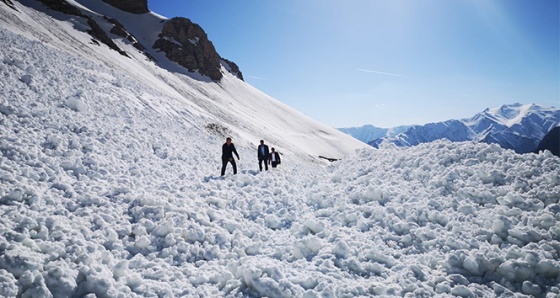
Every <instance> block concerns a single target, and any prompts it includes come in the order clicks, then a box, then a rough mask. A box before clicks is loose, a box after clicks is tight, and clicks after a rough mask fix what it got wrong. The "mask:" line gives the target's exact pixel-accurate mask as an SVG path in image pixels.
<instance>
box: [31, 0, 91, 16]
mask: <svg viewBox="0 0 560 298" xmlns="http://www.w3.org/2000/svg"><path fill="white" fill-rule="evenodd" d="M39 1H40V2H41V3H43V4H45V5H46V6H47V7H48V8H50V9H52V10H56V11H60V12H62V13H65V14H70V15H75V16H82V12H81V11H80V10H79V9H78V8H76V7H75V6H73V5H71V4H69V3H68V2H66V1H65V0H39Z"/></svg>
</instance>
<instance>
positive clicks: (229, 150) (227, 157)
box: [222, 138, 239, 176]
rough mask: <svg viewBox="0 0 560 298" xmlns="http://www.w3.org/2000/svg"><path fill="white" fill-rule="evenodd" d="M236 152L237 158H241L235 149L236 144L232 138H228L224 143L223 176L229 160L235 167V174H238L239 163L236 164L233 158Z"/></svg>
mask: <svg viewBox="0 0 560 298" xmlns="http://www.w3.org/2000/svg"><path fill="white" fill-rule="evenodd" d="M234 153H235V155H236V156H237V160H239V154H237V150H235V145H233V143H232V142H231V138H227V139H226V142H225V143H224V144H223V145H222V176H223V175H224V174H225V173H226V167H227V164H228V162H230V163H231V166H232V167H233V174H234V175H235V174H237V165H236V164H235V159H233V154H234Z"/></svg>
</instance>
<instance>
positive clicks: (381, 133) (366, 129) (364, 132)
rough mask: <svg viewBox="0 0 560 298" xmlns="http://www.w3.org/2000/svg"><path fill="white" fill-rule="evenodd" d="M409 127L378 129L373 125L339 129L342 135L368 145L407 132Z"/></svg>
mask: <svg viewBox="0 0 560 298" xmlns="http://www.w3.org/2000/svg"><path fill="white" fill-rule="evenodd" d="M408 128H410V126H397V127H393V128H379V127H375V126H373V125H369V124H368V125H364V126H361V127H346V128H339V130H340V131H342V132H343V133H346V134H349V135H351V136H352V137H354V138H356V139H358V140H360V141H362V142H364V143H368V142H370V141H372V140H376V139H380V138H383V137H392V136H395V135H398V134H399V133H401V132H403V131H405V130H407V129H408Z"/></svg>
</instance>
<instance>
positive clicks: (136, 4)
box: [103, 0, 150, 14]
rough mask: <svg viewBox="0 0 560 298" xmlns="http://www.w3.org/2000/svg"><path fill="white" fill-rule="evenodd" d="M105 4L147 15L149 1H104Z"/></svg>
mask: <svg viewBox="0 0 560 298" xmlns="http://www.w3.org/2000/svg"><path fill="white" fill-rule="evenodd" d="M103 2H105V3H107V4H109V5H111V6H114V7H116V8H118V9H120V10H123V11H126V12H130V13H136V14H140V13H147V12H149V11H150V10H148V0H103Z"/></svg>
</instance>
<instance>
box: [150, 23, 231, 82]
mask: <svg viewBox="0 0 560 298" xmlns="http://www.w3.org/2000/svg"><path fill="white" fill-rule="evenodd" d="M153 47H154V48H155V49H159V50H161V51H163V52H164V53H165V55H166V56H167V58H168V59H169V60H172V61H175V62H177V63H179V64H180V65H181V66H183V67H185V68H186V69H188V70H189V71H198V72H199V73H200V74H202V75H205V76H208V77H210V78H211V79H212V80H215V81H218V80H220V79H221V78H222V76H223V75H222V72H221V67H220V65H221V62H220V61H221V58H220V55H218V53H217V52H216V49H215V48H214V45H213V44H212V42H211V41H210V40H208V37H207V35H206V33H205V32H204V30H202V28H201V27H200V26H199V25H197V24H195V23H193V22H191V20H189V19H187V18H180V17H178V18H173V19H170V20H169V21H167V22H166V23H165V24H164V26H163V30H162V32H161V33H160V35H159V39H158V40H157V41H156V42H155V44H154V46H153Z"/></svg>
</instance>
